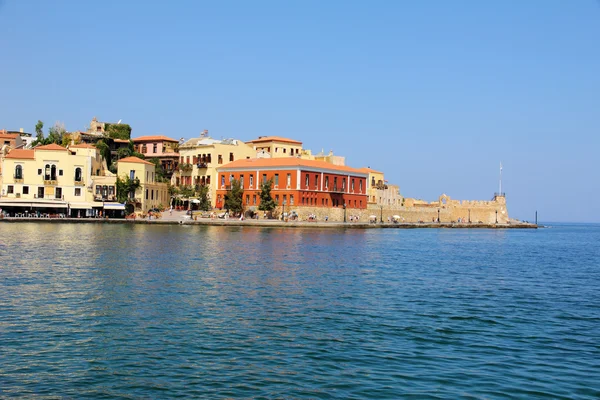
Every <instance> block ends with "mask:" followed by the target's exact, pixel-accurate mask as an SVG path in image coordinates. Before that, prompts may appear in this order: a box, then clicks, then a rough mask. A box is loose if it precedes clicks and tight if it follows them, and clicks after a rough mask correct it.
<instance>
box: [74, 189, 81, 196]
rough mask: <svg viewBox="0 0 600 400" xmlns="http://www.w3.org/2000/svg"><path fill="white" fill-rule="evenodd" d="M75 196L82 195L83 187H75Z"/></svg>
mask: <svg viewBox="0 0 600 400" xmlns="http://www.w3.org/2000/svg"><path fill="white" fill-rule="evenodd" d="M75 196H81V188H75Z"/></svg>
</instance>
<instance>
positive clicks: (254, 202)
mask: <svg viewBox="0 0 600 400" xmlns="http://www.w3.org/2000/svg"><path fill="white" fill-rule="evenodd" d="M252 204H254V205H256V195H255V194H254V195H252Z"/></svg>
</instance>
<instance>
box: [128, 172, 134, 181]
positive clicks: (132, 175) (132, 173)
mask: <svg viewBox="0 0 600 400" xmlns="http://www.w3.org/2000/svg"><path fill="white" fill-rule="evenodd" d="M129 179H131V180H134V179H135V170H134V169H132V170H131V171H129Z"/></svg>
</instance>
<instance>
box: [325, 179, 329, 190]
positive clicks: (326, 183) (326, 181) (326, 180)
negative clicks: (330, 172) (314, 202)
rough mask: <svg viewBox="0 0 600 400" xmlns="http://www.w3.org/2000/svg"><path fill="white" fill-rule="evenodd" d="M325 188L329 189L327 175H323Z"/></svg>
mask: <svg viewBox="0 0 600 400" xmlns="http://www.w3.org/2000/svg"><path fill="white" fill-rule="evenodd" d="M325 189H329V177H328V176H326V177H325Z"/></svg>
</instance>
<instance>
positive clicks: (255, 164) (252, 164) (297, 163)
mask: <svg viewBox="0 0 600 400" xmlns="http://www.w3.org/2000/svg"><path fill="white" fill-rule="evenodd" d="M261 167H262V168H265V167H269V168H277V167H282V168H286V167H288V168H289V167H309V168H318V169H327V170H334V171H340V172H352V173H359V174H366V172H365V171H361V170H360V169H357V168H351V167H346V166H342V165H334V164H331V163H328V162H325V161H318V160H304V159H302V158H297V157H282V158H250V159H240V160H237V161H233V162H230V163H229V164H225V165H223V166H222V167H219V168H217V169H218V170H221V169H235V168H254V169H256V168H261Z"/></svg>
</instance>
